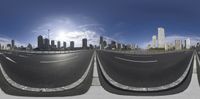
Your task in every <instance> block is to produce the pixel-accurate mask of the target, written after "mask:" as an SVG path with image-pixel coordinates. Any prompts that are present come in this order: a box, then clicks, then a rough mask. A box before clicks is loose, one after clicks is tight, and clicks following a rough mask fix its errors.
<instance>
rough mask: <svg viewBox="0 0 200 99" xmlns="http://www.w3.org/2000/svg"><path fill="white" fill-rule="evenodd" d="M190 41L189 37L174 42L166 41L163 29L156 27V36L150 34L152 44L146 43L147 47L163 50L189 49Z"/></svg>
mask: <svg viewBox="0 0 200 99" xmlns="http://www.w3.org/2000/svg"><path fill="white" fill-rule="evenodd" d="M190 48H191V42H190V38H187V39H185V40H179V39H177V40H175V41H174V43H168V42H166V39H165V29H164V28H162V27H159V28H158V36H156V35H153V36H152V44H149V45H148V49H163V50H183V49H190Z"/></svg>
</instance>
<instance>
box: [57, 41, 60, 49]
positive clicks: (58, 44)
mask: <svg viewBox="0 0 200 99" xmlns="http://www.w3.org/2000/svg"><path fill="white" fill-rule="evenodd" d="M57 46H58V47H57V48H58V49H60V41H58V42H57Z"/></svg>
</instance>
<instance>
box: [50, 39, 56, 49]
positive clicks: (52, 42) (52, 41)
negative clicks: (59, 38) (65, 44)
mask: <svg viewBox="0 0 200 99" xmlns="http://www.w3.org/2000/svg"><path fill="white" fill-rule="evenodd" d="M51 48H52V49H54V48H56V45H55V41H54V40H51Z"/></svg>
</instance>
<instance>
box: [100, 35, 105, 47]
mask: <svg viewBox="0 0 200 99" xmlns="http://www.w3.org/2000/svg"><path fill="white" fill-rule="evenodd" d="M99 46H100V49H103V48H104V47H103V37H102V36H100V42H99Z"/></svg>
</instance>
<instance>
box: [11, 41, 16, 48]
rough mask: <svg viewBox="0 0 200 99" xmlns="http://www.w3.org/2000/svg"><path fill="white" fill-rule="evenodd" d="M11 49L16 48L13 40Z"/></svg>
mask: <svg viewBox="0 0 200 99" xmlns="http://www.w3.org/2000/svg"><path fill="white" fill-rule="evenodd" d="M11 48H12V49H14V48H15V41H14V40H11Z"/></svg>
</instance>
